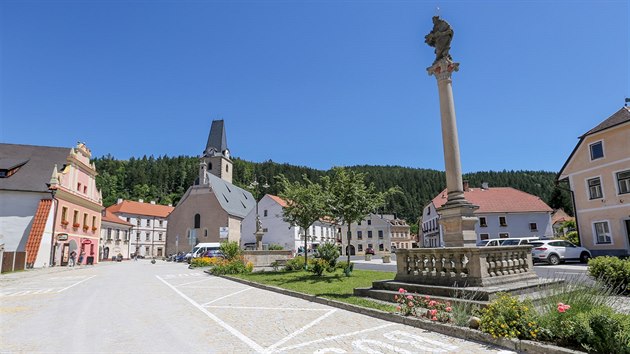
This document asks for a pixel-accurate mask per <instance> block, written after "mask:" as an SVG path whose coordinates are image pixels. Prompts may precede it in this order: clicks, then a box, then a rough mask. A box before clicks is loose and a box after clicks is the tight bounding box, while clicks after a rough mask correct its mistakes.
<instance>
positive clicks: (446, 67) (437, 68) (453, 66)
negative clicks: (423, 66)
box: [427, 58, 459, 81]
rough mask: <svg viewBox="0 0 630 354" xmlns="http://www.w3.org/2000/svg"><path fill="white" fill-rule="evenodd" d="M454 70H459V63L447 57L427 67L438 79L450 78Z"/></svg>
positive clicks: (430, 73)
mask: <svg viewBox="0 0 630 354" xmlns="http://www.w3.org/2000/svg"><path fill="white" fill-rule="evenodd" d="M454 71H459V63H455V62H453V61H452V60H450V59H445V58H444V59H440V60H438V61H436V62H435V63H433V65H431V66H429V67H428V68H427V72H428V73H429V75H434V76H435V78H436V79H437V80H438V81H443V80H449V79H450V78H451V73H452V72H454Z"/></svg>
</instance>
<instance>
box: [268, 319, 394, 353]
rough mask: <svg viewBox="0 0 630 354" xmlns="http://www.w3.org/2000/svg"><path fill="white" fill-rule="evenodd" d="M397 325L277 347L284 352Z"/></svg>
mask: <svg viewBox="0 0 630 354" xmlns="http://www.w3.org/2000/svg"><path fill="white" fill-rule="evenodd" d="M395 325H396V323H387V324H384V325H380V326H378V327H374V328H368V329H362V330H360V331H355V332H350V333H345V334H339V335H336V336H331V337H326V338H321V339H316V340H312V341H310V342H306V343H300V344H296V345H292V346H290V347H283V348H279V349H276V351H280V352H283V351H287V350H292V349H297V348H302V347H306V346H308V345H311V344H315V343H322V342H327V341H330V340H335V339H339V338H344V337H351V336H354V335H357V334H362V333H367V332H373V331H378V330H379V329H383V328H387V327H391V326H395Z"/></svg>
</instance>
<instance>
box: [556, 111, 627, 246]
mask: <svg viewBox="0 0 630 354" xmlns="http://www.w3.org/2000/svg"><path fill="white" fill-rule="evenodd" d="M579 139H580V140H579V141H578V143H577V145H576V146H575V148H574V149H573V152H572V153H571V155H570V156H569V158H568V159H567V161H566V162H565V164H564V166H562V169H561V170H560V172H559V173H558V177H557V179H558V180H559V181H566V182H568V184H569V188H570V189H571V191H572V192H573V193H572V196H573V201H574V204H575V209H576V210H575V216H576V224H577V227H578V234H579V237H580V242H581V244H582V246H583V247H586V248H587V249H589V250H590V251H591V253H592V254H593V256H598V255H630V108H629V107H623V108H621V109H620V110H619V111H617V112H616V113H615V114H613V115H612V116H610V117H609V118H607V119H606V120H604V121H603V122H601V123H600V124H598V125H597V126H596V127H594V128H593V129H591V130H589V131H588V132H586V134H584V135H582V136H581V137H580V138H579Z"/></svg>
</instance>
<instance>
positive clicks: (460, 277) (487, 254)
mask: <svg viewBox="0 0 630 354" xmlns="http://www.w3.org/2000/svg"><path fill="white" fill-rule="evenodd" d="M396 257H397V264H398V266H397V274H396V280H399V281H406V282H411V283H419V284H432V285H446V286H452V285H454V284H458V285H459V286H488V285H495V284H503V283H509V282H514V281H519V280H529V279H535V278H536V273H534V270H533V269H534V268H533V263H532V255H531V246H509V247H449V248H424V249H398V250H397V251H396Z"/></svg>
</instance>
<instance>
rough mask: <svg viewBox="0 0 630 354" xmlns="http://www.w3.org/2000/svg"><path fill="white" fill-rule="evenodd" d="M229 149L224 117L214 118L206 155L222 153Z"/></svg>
mask: <svg viewBox="0 0 630 354" xmlns="http://www.w3.org/2000/svg"><path fill="white" fill-rule="evenodd" d="M226 149H227V139H226V137H225V124H224V122H223V119H221V120H213V121H212V126H211V127H210V134H209V135H208V143H207V144H206V150H205V151H204V155H205V156H215V155H221V154H222V153H223V151H225V150H226Z"/></svg>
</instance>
